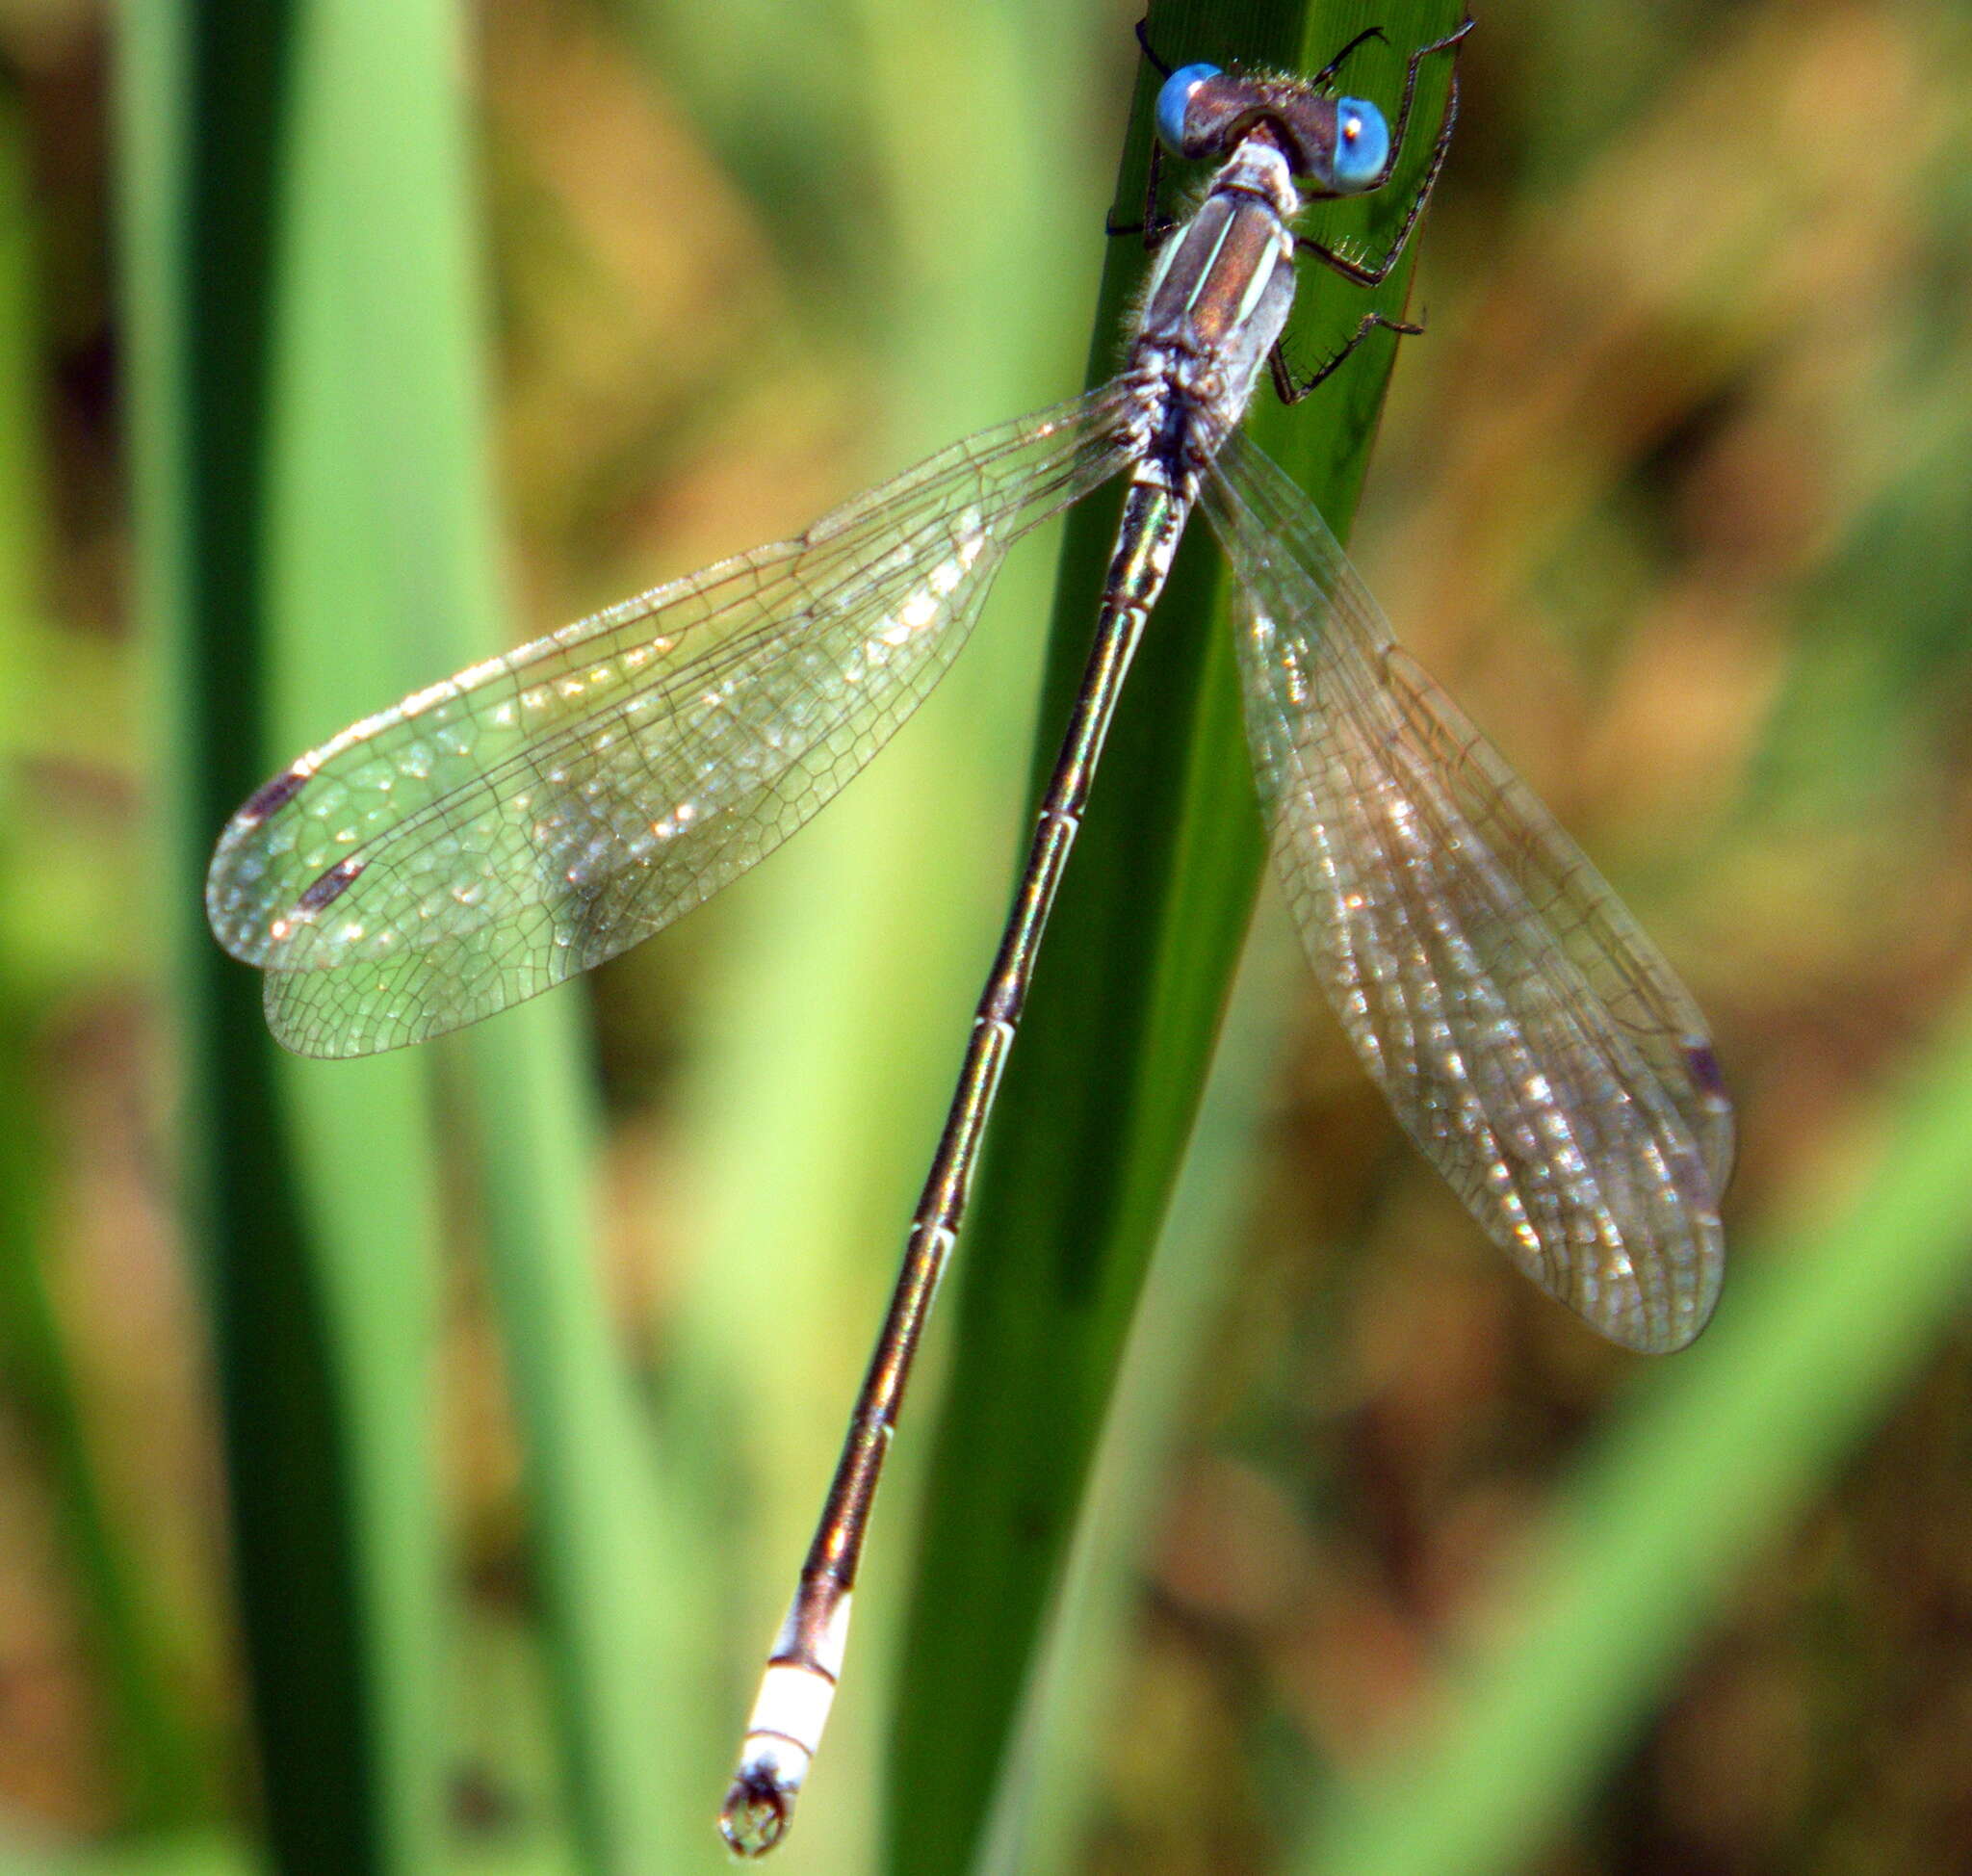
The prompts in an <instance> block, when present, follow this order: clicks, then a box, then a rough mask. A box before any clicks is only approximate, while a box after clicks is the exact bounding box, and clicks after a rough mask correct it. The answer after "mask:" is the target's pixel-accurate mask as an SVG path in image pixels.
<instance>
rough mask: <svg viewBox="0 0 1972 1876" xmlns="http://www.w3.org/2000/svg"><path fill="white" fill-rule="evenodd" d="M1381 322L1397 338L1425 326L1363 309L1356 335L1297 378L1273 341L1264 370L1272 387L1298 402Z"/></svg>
mask: <svg viewBox="0 0 1972 1876" xmlns="http://www.w3.org/2000/svg"><path fill="white" fill-rule="evenodd" d="M1379 326H1381V327H1382V328H1383V329H1384V330H1385V331H1387V332H1394V333H1396V334H1397V336H1398V337H1399V338H1412V339H1414V338H1415V337H1416V336H1417V335H1418V334H1419V333H1420V332H1422V331H1423V330H1424V328H1423V326H1414V325H1412V324H1411V323H1410V322H1409V321H1408V320H1401V319H1389V318H1388V317H1386V316H1385V315H1384V314H1382V313H1364V314H1363V315H1362V325H1360V326H1357V328H1356V336H1355V337H1354V338H1352V339H1351V340H1350V341H1349V342H1348V344H1347V345H1345V346H1343V347H1342V349H1341V350H1340V351H1339V352H1336V353H1335V354H1334V356H1332V357H1331V358H1330V359H1329V360H1328V362H1327V363H1326V364H1324V365H1322V366H1320V367H1319V368H1318V369H1317V370H1316V371H1315V373H1314V375H1313V377H1311V378H1296V377H1295V376H1294V368H1293V366H1291V365H1290V364H1288V362H1287V355H1286V353H1285V352H1283V351H1282V349H1281V344H1280V341H1279V340H1278V339H1277V340H1276V341H1275V342H1274V349H1273V351H1271V352H1268V353H1267V370H1268V371H1269V372H1271V373H1272V374H1273V379H1274V391H1275V393H1276V395H1277V396H1278V397H1279V398H1280V400H1281V402H1282V403H1283V404H1299V403H1300V402H1301V400H1302V399H1303V398H1305V397H1306V396H1307V395H1308V394H1309V392H1310V391H1311V390H1313V389H1314V387H1315V386H1316V385H1317V384H1319V383H1321V382H1322V381H1323V380H1324V379H1326V378H1330V377H1332V376H1334V374H1335V373H1336V370H1338V369H1339V368H1340V366H1341V363H1342V360H1343V359H1345V358H1346V357H1348V355H1349V354H1350V353H1351V352H1354V351H1355V350H1356V348H1357V347H1358V346H1360V345H1361V344H1362V341H1363V340H1364V339H1366V338H1368V336H1369V335H1370V334H1371V333H1372V332H1374V331H1375V330H1376V329H1377V327H1379Z"/></svg>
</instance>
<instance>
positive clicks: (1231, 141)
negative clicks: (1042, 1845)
mask: <svg viewBox="0 0 1972 1876" xmlns="http://www.w3.org/2000/svg"><path fill="white" fill-rule="evenodd" d="M1156 117H1157V136H1158V138H1159V139H1160V140H1161V141H1162V143H1163V144H1164V147H1165V148H1166V149H1168V150H1169V151H1170V152H1171V153H1172V154H1173V155H1174V156H1182V157H1188V158H1190V159H1192V160H1193V161H1198V160H1200V159H1209V158H1214V157H1226V156H1230V155H1231V154H1232V151H1233V150H1234V149H1235V148H1236V147H1237V146H1238V144H1239V143H1240V142H1241V140H1242V139H1244V138H1247V137H1250V136H1252V135H1254V134H1255V133H1256V132H1264V133H1265V134H1266V135H1267V138H1268V141H1269V142H1270V143H1273V144H1274V145H1275V147H1276V148H1278V149H1279V150H1280V152H1281V154H1282V155H1283V156H1284V158H1285V159H1286V161H1287V167H1288V168H1289V169H1292V170H1293V172H1294V174H1295V175H1296V176H1298V177H1301V178H1303V179H1304V180H1306V181H1309V182H1311V183H1312V184H1313V185H1314V190H1315V193H1317V194H1319V195H1361V194H1362V193H1363V192H1364V191H1367V190H1371V189H1375V188H1377V187H1379V186H1380V185H1381V184H1382V183H1383V182H1384V181H1385V180H1386V179H1387V176H1388V168H1389V156H1390V133H1389V126H1388V124H1386V123H1385V122H1384V116H1383V113H1382V112H1381V111H1379V110H1378V109H1377V108H1376V106H1375V105H1373V104H1371V103H1369V102H1368V101H1367V100H1366V99H1363V98H1357V97H1334V96H1328V95H1325V94H1323V93H1322V92H1320V91H1315V90H1314V89H1313V88H1312V87H1311V86H1310V85H1307V84H1305V83H1304V82H1302V81H1301V80H1300V79H1296V78H1279V77H1264V76H1262V77H1255V76H1252V75H1249V74H1246V73H1242V72H1229V71H1221V70H1220V69H1219V67H1218V66H1217V65H1181V66H1180V68H1179V69H1178V70H1176V71H1174V72H1173V73H1172V74H1171V76H1170V77H1169V78H1167V79H1166V80H1165V81H1164V86H1163V89H1162V90H1161V91H1159V92H1158V93H1157V112H1156Z"/></svg>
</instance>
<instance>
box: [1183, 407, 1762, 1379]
mask: <svg viewBox="0 0 1972 1876" xmlns="http://www.w3.org/2000/svg"><path fill="white" fill-rule="evenodd" d="M1204 500H1205V507H1206V511H1207V515H1208V517H1209V519H1210V521H1211V524H1212V527H1213V531H1214V532H1215V533H1216V534H1217V535H1218V537H1219V540H1220V542H1221V544H1222V545H1223V547H1224V548H1225V551H1226V554H1227V557H1228V558H1229V560H1231V561H1232V566H1233V569H1234V571H1235V573H1236V575H1237V588H1238V591H1239V594H1240V604H1239V607H1238V609H1237V612H1236V616H1237V617H1238V621H1239V649H1240V659H1241V667H1242V673H1243V685H1244V690H1245V697H1246V718H1247V729H1248V733H1249V736H1250V738H1251V741H1252V744H1253V755H1254V764H1255V768H1256V769H1257V771H1258V780H1259V790H1260V795H1261V797H1262V800H1263V802H1264V804H1265V807H1266V810H1267V814H1268V818H1269V820H1270V821H1271V824H1272V827H1273V833H1274V844H1275V852H1276V857H1277V860H1278V863H1279V866H1280V871H1281V873H1282V876H1283V879H1284V883H1285V886H1286V890H1287V896H1288V899H1289V900H1290V901H1291V903H1292V906H1293V910H1294V915H1295V919H1296V922H1297V923H1298V925H1299V926H1300V929H1301V934H1302V939H1303V941H1304V943H1305V944H1306V946H1307V948H1308V951H1309V954H1310V958H1311V959H1312V960H1313V963H1314V968H1315V972H1316V974H1317V975H1318V976H1319V977H1320V978H1321V981H1322V986H1323V988H1324V989H1325V990H1326V991H1327V992H1328V995H1329V998H1330V1000H1331V1001H1332V1002H1333V1003H1334V1004H1335V1006H1336V1012H1337V1014H1338V1015H1339V1016H1340V1017H1341V1020H1342V1026H1343V1028H1344V1029H1346V1030H1347V1031H1348V1034H1349V1039H1350V1040H1351V1042H1353V1043H1354V1044H1355V1047H1356V1050H1357V1052H1358V1054H1359V1055H1361V1056H1362V1060H1363V1062H1364V1064H1365V1065H1366V1066H1367V1068H1368V1070H1369V1072H1370V1074H1371V1075H1372V1076H1373V1077H1374V1078H1375V1079H1376V1081H1378V1083H1379V1084H1380V1085H1381V1086H1382V1088H1383V1090H1384V1092H1385V1094H1386V1095H1387V1096H1388V1098H1389V1102H1390V1106H1391V1107H1392V1108H1393V1109H1394V1110H1395V1112H1396V1115H1397V1118H1398V1119H1399V1120H1400V1121H1402V1123H1403V1124H1404V1127H1405V1129H1406V1130H1407V1131H1408V1132H1409V1133H1410V1134H1411V1136H1412V1137H1413V1138H1414V1140H1415V1141H1416V1142H1417V1144H1418V1146H1419V1147H1421V1148H1422V1149H1423V1151H1424V1153H1425V1155H1426V1156H1427V1157H1428V1158H1429V1159H1431V1161H1432V1163H1433V1164H1434V1165H1436V1166H1437V1167H1438V1168H1439V1170H1440V1172H1441V1173H1443V1174H1444V1176H1445V1177H1446V1179H1447V1180H1449V1181H1450V1182H1451V1185H1452V1186H1453V1187H1454V1188H1455V1189H1456V1190H1457V1192H1458V1194H1459V1196H1460V1197H1461V1198H1462V1199H1463V1200H1464V1201H1465V1202H1466V1205H1467V1206H1468V1207H1470V1209H1471V1211H1472V1212H1473V1215H1474V1216H1475V1217H1477V1218H1478V1220H1479V1221H1480V1223H1481V1224H1483V1225H1484V1226H1485V1227H1486V1229H1487V1230H1488V1231H1489V1232H1490V1233H1491V1234H1492V1237H1493V1238H1494V1239H1495V1240H1497V1242H1498V1243H1499V1244H1500V1245H1501V1246H1502V1247H1503V1248H1504V1249H1505V1250H1506V1252H1507V1253H1508V1255H1509V1256H1510V1257H1512V1258H1513V1260H1514V1261H1515V1262H1516V1263H1517V1264H1519V1266H1520V1267H1521V1268H1522V1269H1523V1270H1525V1271H1526V1272H1527V1274H1528V1275H1529V1276H1531V1277H1532V1278H1533V1279H1534V1280H1535V1281H1536V1282H1537V1283H1538V1284H1540V1285H1541V1287H1542V1288H1543V1289H1544V1290H1547V1291H1549V1292H1550V1293H1551V1294H1552V1295H1554V1296H1557V1297H1559V1298H1560V1299H1561V1300H1562V1301H1563V1302H1565V1303H1567V1304H1569V1305H1570V1307H1571V1308H1572V1309H1574V1310H1576V1311H1577V1312H1579V1313H1580V1315H1581V1316H1584V1317H1585V1318H1586V1319H1587V1320H1588V1321H1589V1322H1590V1323H1592V1324H1593V1325H1594V1326H1595V1327H1596V1328H1597V1329H1599V1330H1600V1331H1601V1332H1602V1333H1603V1334H1604V1335H1606V1336H1609V1337H1611V1338H1612V1339H1613V1340H1615V1341H1617V1342H1623V1343H1625V1344H1627V1345H1628V1346H1630V1347H1633V1348H1642V1349H1652V1350H1662V1349H1671V1348H1677V1347H1681V1346H1682V1345H1683V1344H1684V1343H1685V1342H1689V1341H1690V1340H1691V1338H1692V1337H1693V1336H1695V1335H1697V1334H1698V1332H1699V1330H1700V1328H1702V1327H1703V1326H1704V1323H1705V1319H1706V1317H1707V1316H1709V1315H1710V1314H1711V1310H1712V1305H1713V1303H1714V1301H1715V1300H1716V1298H1717V1295H1718V1290H1719V1278H1720V1272H1721V1262H1722V1246H1721V1237H1720V1228H1719V1196H1720V1193H1721V1191H1722V1190H1723V1188H1724V1186H1725V1180H1726V1177H1727V1175H1728V1174H1729V1172H1730V1170H1731V1163H1732V1151H1733V1148H1732V1112H1731V1107H1730V1105H1729V1103H1728V1102H1727V1100H1726V1098H1725V1090H1724V1087H1723V1085H1722V1083H1721V1081H1720V1078H1719V1071H1718V1066H1717V1063H1716V1061H1715V1059H1714V1056H1713V1054H1712V1049H1711V1043H1710V1040H1709V1038H1708V1036H1707V1035H1706V1032H1705V1029H1704V1024H1703V1021H1702V1019H1701V1018H1700V1015H1699V1012H1698V1010H1697V1008H1696V1006H1695V1005H1694V1004H1693V1003H1692V1001H1691V998H1690V996H1689V995H1688V994H1687V993H1686V991H1685V990H1684V988H1683V986H1682V985H1681V984H1680V983H1679V982H1678V981H1677V979H1676V977H1674V976H1673V975H1672V972H1671V968H1670V966H1669V965H1667V964H1666V963H1665V961H1664V959H1663V958H1662V957H1661V956H1660V955H1659V954H1658V952H1657V951H1656V949H1655V948H1654V947H1653V946H1652V945H1651V944H1650V941H1649V940H1648V938H1646V937H1645V936H1644V934H1643V932H1642V931H1641V930H1640V929H1639V928H1638V926H1637V925H1636V924H1635V922H1634V921H1633V920H1632V919H1631V918H1630V916H1629V914H1628V913H1627V912H1626V911H1625V910H1624V909H1623V907H1622V904H1621V903H1620V902H1619V901H1618V899H1616V896H1615V895H1614V894H1613V893H1612V892H1611V891H1610V889H1609V887H1608V886H1607V885H1606V884H1605V883H1604V882H1603V880H1602V879H1601V878H1600V877H1599V876H1598V875H1597V874H1596V871H1595V869H1594V868H1593V867H1592V866H1590V864H1589V862H1588V861H1587V859H1585V858H1584V857H1583V855H1582V853H1581V851H1580V849H1579V848H1578V847H1576V846H1575V845H1574V843H1573V842H1572V841H1570V839H1569V837H1568V836H1567V835H1566V834H1565V833H1563V832H1562V830H1561V829H1560V828H1559V827H1558V826H1557V825H1556V824H1555V822H1554V821H1553V819H1552V818H1551V817H1550V816H1549V815H1548V813H1547V811H1546V810H1545V809H1544V808H1543V807H1542V806H1541V804H1540V802H1538V801H1537V800H1536V799H1535V798H1534V796H1533V795H1532V794H1531V793H1529V791H1528V790H1527V789H1526V788H1525V787H1524V786H1523V785H1522V784H1521V783H1520V782H1519V781H1518V779H1517V778H1516V777H1515V776H1514V774H1513V772H1512V770H1511V769H1508V767H1507V766H1506V764H1505V762H1504V761H1502V760H1501V758H1500V756H1499V754H1498V753H1497V751H1495V750H1494V749H1493V748H1492V745H1491V744H1490V743H1487V742H1486V740H1485V739H1484V738H1483V737H1482V736H1481V735H1480V734H1479V732H1478V731H1477V730H1475V729H1474V728H1473V727H1472V725H1471V724H1470V723H1469V722H1467V721H1466V718H1465V717H1463V716H1462V715H1461V714H1460V713H1459V711H1458V709H1457V707H1456V706H1455V705H1454V704H1453V703H1452V702H1451V700H1450V699H1449V698H1447V697H1446V696H1445V695H1444V693H1443V692H1442V691H1440V690H1439V689H1438V688H1437V686H1436V685H1434V684H1433V683H1432V681H1431V680H1430V678H1428V677H1427V676H1426V675H1425V674H1424V672H1423V671H1422V670H1421V669H1420V668H1419V667H1418V665H1417V664H1416V663H1415V662H1414V660H1413V659H1411V658H1410V657H1409V656H1408V654H1406V653H1405V652H1404V651H1403V650H1402V649H1401V648H1400V647H1399V646H1398V645H1397V643H1396V640H1395V638H1393V637H1392V636H1391V633H1390V629H1389V626H1388V623H1387V621H1386V620H1385V618H1384V616H1383V614H1382V612H1380V611H1379V610H1378V608H1377V605H1376V602H1375V601H1374V600H1373V599H1371V597H1370V596H1369V594H1368V592H1367V591H1366V590H1365V588H1364V587H1363V585H1362V580H1361V578H1360V577H1359V576H1358V575H1357V573H1356V571H1355V569H1354V568H1353V567H1351V565H1350V564H1349V562H1348V560H1347V559H1346V558H1345V557H1344V555H1343V553H1342V550H1341V548H1340V547H1339V546H1338V545H1337V544H1336V539H1335V536H1334V535H1333V534H1330V533H1329V530H1328V528H1327V526H1326V525H1325V524H1324V522H1323V521H1322V519H1321V517H1320V515H1319V514H1317V513H1316V512H1315V510H1314V508H1313V506H1312V504H1311V503H1310V502H1309V500H1308V498H1307V497H1306V496H1305V495H1304V494H1303V493H1302V492H1301V491H1300V489H1298V488H1297V487H1296V486H1295V485H1294V483H1293V482H1291V481H1289V479H1288V478H1287V477H1286V476H1285V475H1284V473H1283V472H1282V471H1281V470H1280V469H1279V468H1278V467H1277V466H1276V465H1275V464H1274V463H1272V462H1270V461H1269V460H1268V459H1267V458H1266V456H1263V455H1262V454H1261V453H1260V451H1259V450H1258V449H1257V448H1256V447H1255V446H1254V445H1253V444H1252V443H1250V442H1249V441H1247V440H1245V439H1244V438H1241V437H1239V436H1234V437H1233V438H1232V440H1231V441H1230V442H1229V444H1228V445H1227V447H1226V449H1225V450H1224V451H1223V452H1222V453H1221V455H1220V456H1219V459H1218V464H1217V467H1216V469H1215V470H1214V471H1213V472H1212V473H1211V474H1210V475H1208V477H1207V485H1206V489H1205V496H1204Z"/></svg>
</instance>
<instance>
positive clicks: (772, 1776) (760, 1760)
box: [719, 1747, 808, 1857]
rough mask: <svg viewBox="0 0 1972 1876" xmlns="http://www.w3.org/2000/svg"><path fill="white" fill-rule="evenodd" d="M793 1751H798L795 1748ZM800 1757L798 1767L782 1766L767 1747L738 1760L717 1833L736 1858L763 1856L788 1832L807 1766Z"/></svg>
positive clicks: (721, 1810)
mask: <svg viewBox="0 0 1972 1876" xmlns="http://www.w3.org/2000/svg"><path fill="white" fill-rule="evenodd" d="M793 1750H794V1751H796V1752H799V1748H798V1747H796V1748H794V1749H793ZM801 1758H802V1760H803V1762H802V1764H801V1765H800V1766H799V1767H798V1768H795V1767H787V1768H785V1769H784V1768H783V1767H782V1765H781V1764H780V1762H779V1758H778V1755H776V1754H774V1753H773V1752H772V1750H771V1748H770V1747H769V1748H768V1749H767V1750H766V1751H764V1752H753V1753H749V1754H748V1755H747V1756H746V1758H745V1759H743V1760H742V1761H741V1763H740V1766H739V1771H738V1772H737V1773H735V1774H734V1777H733V1788H732V1789H731V1790H730V1791H728V1792H727V1793H726V1802H725V1804H724V1806H723V1807H722V1808H721V1809H720V1811H719V1835H720V1836H721V1837H724V1838H725V1839H726V1845H727V1847H728V1848H729V1849H730V1850H731V1851H732V1852H733V1854H734V1855H735V1856H736V1857H764V1856H765V1855H766V1853H767V1852H768V1851H769V1850H771V1849H772V1848H773V1847H774V1845H775V1844H777V1843H778V1842H779V1841H780V1840H781V1839H782V1838H783V1837H786V1836H787V1835H788V1826H789V1825H790V1824H791V1823H792V1822H793V1821H794V1800H795V1798H796V1796H797V1795H798V1794H799V1792H800V1790H801V1774H802V1773H803V1772H805V1771H806V1770H807V1769H808V1767H807V1763H806V1759H807V1755H806V1754H801ZM790 1772H792V1774H793V1776H791V1777H790V1776H789V1774H790Z"/></svg>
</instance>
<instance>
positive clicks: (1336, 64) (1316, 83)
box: [1308, 26, 1389, 91]
mask: <svg viewBox="0 0 1972 1876" xmlns="http://www.w3.org/2000/svg"><path fill="white" fill-rule="evenodd" d="M1371 39H1383V42H1384V43H1385V44H1386V45H1388V43H1389V40H1388V39H1385V38H1384V30H1383V28H1382V27H1381V26H1365V27H1364V28H1363V29H1362V32H1360V33H1358V34H1357V35H1356V37H1355V38H1354V39H1351V40H1350V41H1349V43H1348V44H1347V45H1345V46H1344V47H1343V48H1342V49H1341V51H1339V52H1337V53H1336V56H1335V57H1334V58H1333V59H1331V60H1330V61H1329V62H1328V64H1327V65H1324V66H1322V68H1321V69H1320V70H1319V71H1318V72H1316V73H1315V74H1314V76H1313V77H1312V78H1310V80H1309V81H1308V83H1309V86H1310V89H1311V90H1313V91H1320V90H1321V89H1322V88H1323V87H1324V86H1326V85H1327V84H1328V83H1329V82H1330V81H1331V80H1332V79H1333V78H1334V77H1335V75H1336V72H1338V71H1340V70H1341V69H1342V62H1343V61H1344V60H1345V59H1347V58H1348V56H1349V55H1350V53H1352V52H1354V51H1355V50H1356V48H1357V47H1358V46H1359V45H1367V44H1368V43H1369V41H1370V40H1371Z"/></svg>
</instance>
